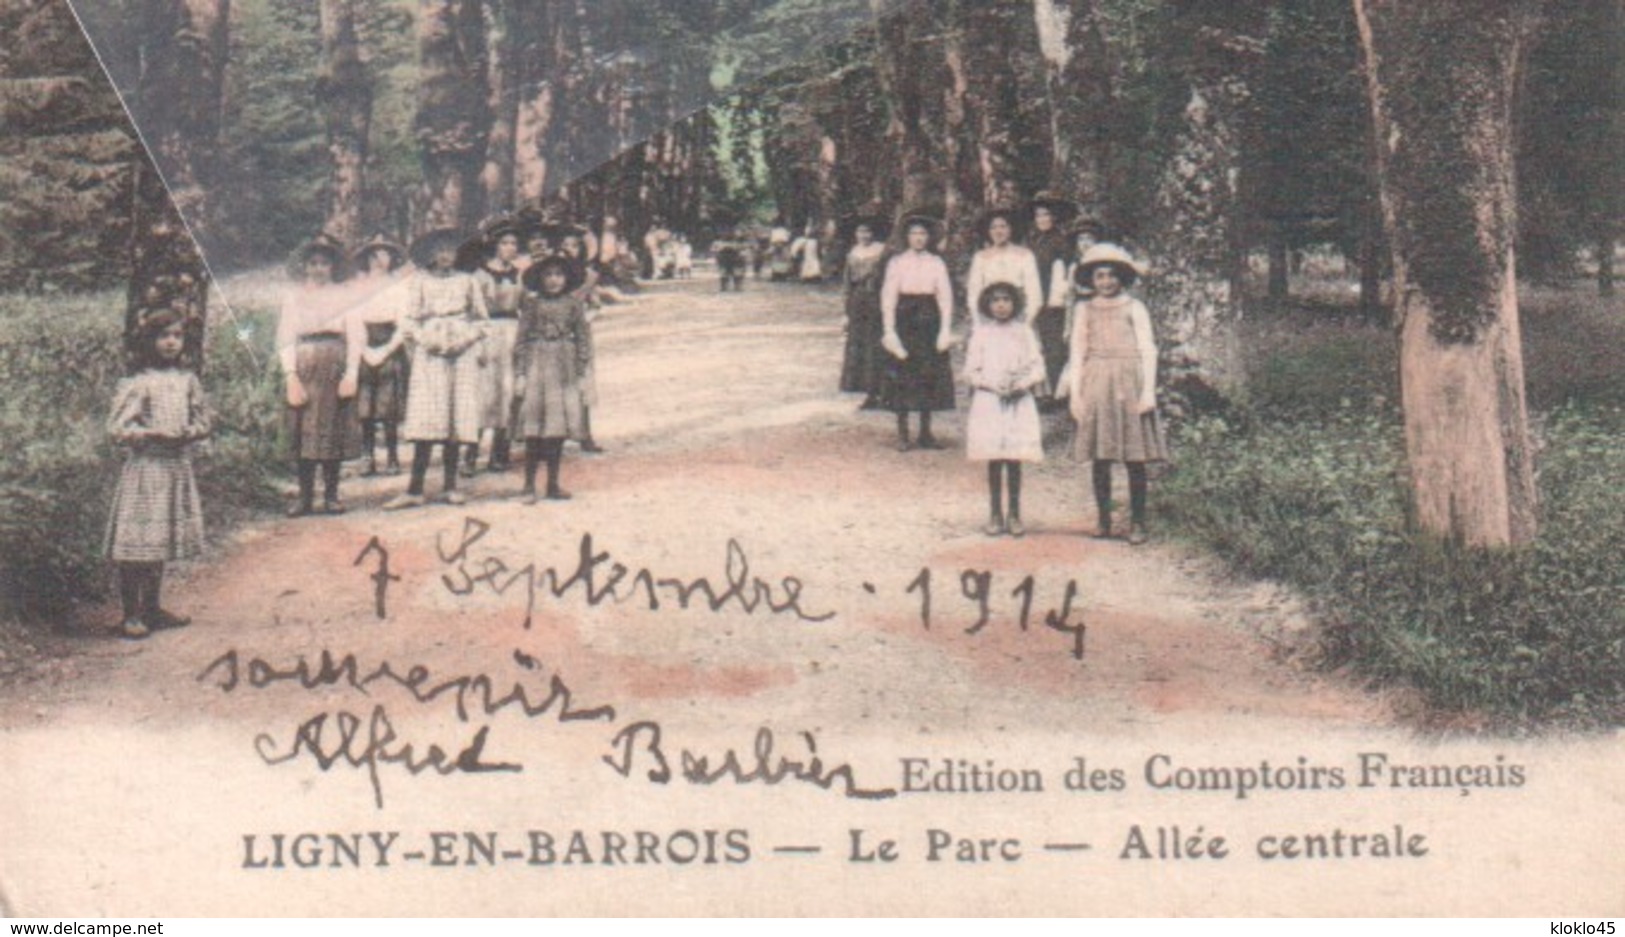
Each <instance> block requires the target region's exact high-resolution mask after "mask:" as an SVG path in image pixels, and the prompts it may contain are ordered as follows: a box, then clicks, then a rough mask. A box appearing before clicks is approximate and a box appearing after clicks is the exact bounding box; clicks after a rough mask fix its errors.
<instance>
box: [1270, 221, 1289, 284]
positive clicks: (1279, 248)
mask: <svg viewBox="0 0 1625 937" xmlns="http://www.w3.org/2000/svg"><path fill="white" fill-rule="evenodd" d="M1281 228H1282V225H1281V224H1280V223H1279V222H1277V223H1276V224H1274V225H1272V226H1271V230H1270V243H1269V248H1270V279H1269V299H1270V302H1271V303H1274V304H1281V303H1284V302H1286V300H1287V294H1288V292H1289V291H1290V288H1291V280H1290V275H1291V273H1292V269H1291V266H1290V265H1291V251H1289V250H1288V248H1287V243H1286V232H1285V231H1283V230H1281Z"/></svg>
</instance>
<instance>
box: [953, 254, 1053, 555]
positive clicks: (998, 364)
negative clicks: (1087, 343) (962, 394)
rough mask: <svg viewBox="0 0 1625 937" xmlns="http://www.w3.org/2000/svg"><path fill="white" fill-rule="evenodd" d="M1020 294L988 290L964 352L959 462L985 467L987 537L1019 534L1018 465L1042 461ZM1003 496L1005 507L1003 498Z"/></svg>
mask: <svg viewBox="0 0 1625 937" xmlns="http://www.w3.org/2000/svg"><path fill="white" fill-rule="evenodd" d="M1023 299H1024V297H1023V296H1022V295H1021V291H1020V290H1019V289H1017V288H1016V287H1015V286H1014V285H1012V284H1009V283H993V284H989V285H988V287H987V288H986V289H984V290H983V291H982V300H981V303H980V305H979V306H978V308H977V314H978V316H979V318H980V320H981V321H980V322H979V323H978V325H977V327H976V330H975V331H974V332H972V333H971V337H970V345H969V347H968V348H967V349H966V351H965V382H966V383H967V384H969V385H970V388H971V398H970V412H969V413H968V414H966V417H965V456H966V458H969V459H970V460H972V461H976V462H986V463H987V489H988V501H989V506H990V511H989V516H988V522H987V527H985V528H983V530H984V531H985V532H986V533H987V535H988V536H989V537H997V536H999V535H1000V534H1004V533H1008V534H1010V536H1012V537H1020V536H1021V535H1022V534H1024V533H1026V528H1024V527H1023V526H1022V524H1021V463H1023V462H1041V461H1043V459H1044V444H1043V437H1042V430H1041V428H1040V426H1039V422H1038V404H1037V402H1036V401H1035V400H1034V397H1033V395H1034V394H1035V393H1036V392H1037V391H1039V390H1041V389H1043V387H1044V386H1045V375H1044V355H1043V352H1042V350H1041V349H1040V348H1039V344H1038V336H1037V335H1036V334H1034V332H1033V330H1032V329H1030V328H1028V327H1027V325H1026V323H1024V322H1022V321H1021V316H1020V313H1019V312H1018V311H1017V310H1019V309H1020V308H1021V307H1022V305H1023ZM1003 490H1008V492H1009V502H1008V507H1007V506H1006V503H1005V501H1004V498H1003V497H1002V491H1003Z"/></svg>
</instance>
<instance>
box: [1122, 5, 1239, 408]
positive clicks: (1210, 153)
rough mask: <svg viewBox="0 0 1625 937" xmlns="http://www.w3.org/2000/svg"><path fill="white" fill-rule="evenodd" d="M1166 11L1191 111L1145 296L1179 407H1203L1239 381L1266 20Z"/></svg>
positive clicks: (1180, 136)
mask: <svg viewBox="0 0 1625 937" xmlns="http://www.w3.org/2000/svg"><path fill="white" fill-rule="evenodd" d="M1165 12H1166V14H1167V18H1166V19H1165V24H1166V28H1167V30H1168V33H1169V35H1168V38H1167V40H1166V42H1167V43H1168V45H1165V47H1164V48H1165V52H1164V54H1165V55H1167V56H1169V65H1170V66H1171V67H1172V68H1173V70H1174V74H1176V75H1179V76H1181V78H1182V81H1181V83H1180V84H1179V85H1177V86H1176V87H1175V88H1174V89H1173V90H1174V93H1175V94H1176V95H1177V96H1178V98H1179V99H1182V100H1183V106H1182V107H1181V108H1180V109H1179V117H1178V120H1177V123H1176V126H1177V131H1176V132H1175V133H1174V135H1173V144H1172V147H1171V149H1170V150H1169V152H1168V153H1167V155H1166V156H1165V158H1164V162H1163V166H1162V169H1161V171H1160V174H1159V177H1158V184H1157V190H1156V216H1155V221H1154V223H1153V226H1152V229H1151V231H1150V232H1149V235H1148V241H1149V245H1150V249H1151V253H1152V262H1153V265H1154V266H1155V268H1156V272H1155V276H1154V277H1153V278H1152V280H1151V282H1150V284H1149V286H1148V288H1147V289H1148V292H1149V293H1150V296H1151V298H1152V302H1151V303H1150V307H1151V309H1152V311H1153V314H1154V315H1155V316H1156V317H1157V319H1158V326H1159V328H1158V330H1157V331H1158V338H1159V341H1160V343H1161V345H1162V352H1163V358H1164V364H1165V367H1166V370H1167V375H1168V381H1167V384H1168V386H1169V387H1170V389H1171V390H1172V391H1173V393H1174V394H1175V395H1176V396H1177V397H1178V398H1181V399H1179V400H1177V401H1176V402H1178V403H1180V404H1183V405H1184V406H1187V407H1197V408H1201V407H1203V406H1206V405H1208V404H1209V403H1210V402H1212V401H1214V400H1215V399H1217V398H1223V397H1225V396H1227V395H1229V394H1230V393H1232V392H1233V391H1234V390H1235V388H1236V386H1237V385H1238V384H1239V382H1240V380H1241V374H1240V368H1239V367H1238V364H1237V361H1236V337H1235V336H1236V326H1237V324H1238V321H1239V320H1240V318H1241V290H1240V274H1241V264H1240V260H1241V253H1240V245H1239V238H1238V234H1239V228H1238V225H1239V221H1240V219H1239V217H1238V212H1239V208H1240V204H1239V200H1238V183H1239V180H1240V174H1241V162H1242V141H1243V125H1244V123H1245V121H1246V120H1247V119H1248V113H1247V112H1248V108H1249V107H1250V105H1251V102H1252V95H1253V87H1252V83H1251V82H1252V79H1253V73H1254V71H1255V68H1256V65H1257V62H1258V60H1259V58H1260V53H1261V51H1262V46H1263V44H1262V38H1261V37H1262V35H1263V22H1262V15H1261V13H1260V11H1257V10H1254V9H1252V8H1248V7H1241V8H1235V7H1230V6H1228V5H1225V6H1211V5H1206V4H1202V3H1199V2H1197V0H1174V2H1171V3H1169V4H1168V6H1167V9H1166V11H1165Z"/></svg>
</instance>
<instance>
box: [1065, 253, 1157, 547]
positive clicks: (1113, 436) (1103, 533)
mask: <svg viewBox="0 0 1625 937" xmlns="http://www.w3.org/2000/svg"><path fill="white" fill-rule="evenodd" d="M1144 275H1145V268H1144V267H1142V266H1141V265H1140V264H1139V263H1138V262H1137V261H1136V260H1134V258H1133V257H1132V256H1130V255H1129V253H1128V252H1127V251H1125V250H1123V249H1122V248H1121V247H1118V246H1117V245H1115V244H1096V245H1095V246H1094V247H1092V248H1090V249H1089V251H1088V252H1087V253H1085V254H1084V255H1083V258H1082V259H1081V260H1079V261H1078V265H1077V268H1076V269H1075V270H1074V271H1073V277H1074V279H1075V280H1077V281H1078V282H1080V283H1087V284H1089V285H1090V287H1091V288H1092V289H1093V290H1094V295H1093V296H1092V297H1091V298H1090V299H1088V300H1085V301H1082V302H1079V303H1078V304H1077V306H1076V308H1075V310H1074V316H1075V318H1074V322H1073V327H1072V349H1071V352H1072V353H1071V363H1070V367H1071V369H1072V370H1071V373H1070V381H1069V385H1070V386H1069V387H1068V391H1069V394H1070V397H1071V409H1072V416H1073V418H1074V419H1076V420H1077V422H1078V431H1077V436H1076V438H1075V439H1074V441H1073V455H1074V456H1075V457H1076V458H1078V459H1080V460H1084V461H1088V462H1090V463H1092V466H1093V480H1094V492H1095V506H1096V511H1097V514H1098V517H1099V526H1098V528H1097V530H1096V534H1095V536H1097V537H1109V536H1111V534H1112V501H1111V494H1112V463H1113V462H1122V463H1123V464H1124V466H1125V468H1126V469H1127V471H1128V482H1129V509H1130V526H1129V535H1128V540H1129V543H1131V544H1139V543H1144V542H1145V540H1146V484H1147V483H1146V463H1148V462H1161V461H1166V460H1167V458H1168V447H1167V444H1166V442H1164V440H1163V434H1162V425H1161V423H1160V422H1159V421H1158V419H1157V342H1156V338H1155V336H1154V335H1153V334H1152V331H1151V315H1150V313H1149V312H1147V311H1146V308H1145V305H1144V304H1143V303H1141V302H1140V301H1139V300H1138V299H1135V298H1134V297H1132V296H1130V295H1129V294H1128V293H1127V289H1128V288H1129V287H1131V286H1133V285H1134V283H1135V282H1136V281H1137V280H1138V279H1139V278H1140V277H1142V276H1144Z"/></svg>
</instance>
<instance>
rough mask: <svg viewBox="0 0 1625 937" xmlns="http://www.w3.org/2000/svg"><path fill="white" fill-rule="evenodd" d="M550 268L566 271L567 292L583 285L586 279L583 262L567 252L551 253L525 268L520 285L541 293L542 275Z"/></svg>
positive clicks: (520, 278) (565, 283)
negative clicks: (566, 253) (582, 267)
mask: <svg viewBox="0 0 1625 937" xmlns="http://www.w3.org/2000/svg"><path fill="white" fill-rule="evenodd" d="M549 270H561V271H563V272H564V291H565V292H567V293H568V292H570V291H572V290H574V289H576V288H577V287H579V286H581V284H582V281H583V280H584V279H585V273H584V272H583V271H582V269H581V264H580V263H579V262H577V261H576V260H575V259H574V258H571V257H569V256H567V255H565V254H560V253H551V254H547V255H546V256H543V257H541V258H539V259H537V260H534V261H532V262H531V264H530V266H528V267H526V268H525V272H524V273H523V274H521V275H520V277H519V282H520V285H522V286H524V288H525V289H527V290H530V291H531V292H532V293H540V292H541V291H542V277H543V275H545V274H546V273H547V271H549Z"/></svg>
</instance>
